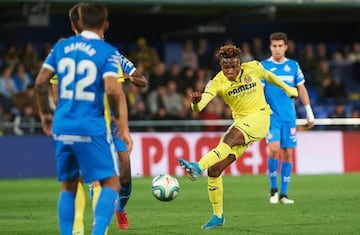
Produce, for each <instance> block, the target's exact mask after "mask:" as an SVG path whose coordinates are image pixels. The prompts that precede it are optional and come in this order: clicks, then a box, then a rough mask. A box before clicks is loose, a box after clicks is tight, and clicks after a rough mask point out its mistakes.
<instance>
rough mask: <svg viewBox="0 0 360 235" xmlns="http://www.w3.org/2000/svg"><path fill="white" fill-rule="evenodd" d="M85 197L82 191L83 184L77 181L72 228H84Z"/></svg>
mask: <svg viewBox="0 0 360 235" xmlns="http://www.w3.org/2000/svg"><path fill="white" fill-rule="evenodd" d="M85 205H86V199H85V193H84V186H83V184H82V183H80V182H79V183H78V188H77V191H76V196H75V220H74V225H73V229H74V230H76V229H81V228H82V229H83V228H84V211H85Z"/></svg>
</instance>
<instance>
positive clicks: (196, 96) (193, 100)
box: [191, 91, 201, 104]
mask: <svg viewBox="0 0 360 235" xmlns="http://www.w3.org/2000/svg"><path fill="white" fill-rule="evenodd" d="M200 100H201V93H200V92H198V91H194V92H193V93H192V94H191V103H193V104H197V103H199V102H200Z"/></svg>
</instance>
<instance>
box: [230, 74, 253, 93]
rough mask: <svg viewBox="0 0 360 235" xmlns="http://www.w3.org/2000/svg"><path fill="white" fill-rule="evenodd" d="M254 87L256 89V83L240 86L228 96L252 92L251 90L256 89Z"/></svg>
mask: <svg viewBox="0 0 360 235" xmlns="http://www.w3.org/2000/svg"><path fill="white" fill-rule="evenodd" d="M245 79H246V78H245ZM254 87H256V82H253V83H248V84H244V85H242V86H239V87H238V88H234V89H232V90H230V91H228V96H231V95H236V94H239V93H241V92H243V91H247V90H250V89H251V88H254Z"/></svg>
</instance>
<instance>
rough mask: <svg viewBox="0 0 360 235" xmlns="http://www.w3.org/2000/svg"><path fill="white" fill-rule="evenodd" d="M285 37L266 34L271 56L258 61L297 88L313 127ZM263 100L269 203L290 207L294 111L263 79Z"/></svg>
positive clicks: (300, 75) (299, 73)
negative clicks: (266, 121) (266, 112)
mask: <svg viewBox="0 0 360 235" xmlns="http://www.w3.org/2000/svg"><path fill="white" fill-rule="evenodd" d="M287 40H288V38H287V35H286V34H285V33H282V32H276V33H273V34H271V35H270V51H271V57H270V58H268V59H266V60H263V61H261V63H262V65H263V66H264V68H265V69H267V70H269V71H271V72H273V73H274V74H275V75H277V77H279V78H280V79H281V80H283V81H284V82H285V83H286V84H288V85H289V86H292V87H296V88H297V89H298V93H299V97H300V100H301V102H302V104H303V105H304V106H305V109H306V112H307V126H308V128H312V127H313V126H314V114H313V112H312V109H311V106H310V100H309V95H308V92H307V89H306V87H305V85H304V83H305V78H304V75H303V73H302V71H301V69H300V66H299V64H298V62H296V61H295V60H292V59H289V58H286V57H285V52H286V50H287ZM263 84H264V91H265V98H266V101H267V102H268V104H269V105H270V107H271V109H272V111H273V113H272V115H271V116H270V129H269V133H268V135H267V137H266V140H267V143H268V147H269V157H268V174H269V180H270V196H269V202H270V203H271V204H277V203H278V202H279V201H280V202H281V203H283V204H293V203H294V200H291V199H289V198H288V196H287V195H288V187H289V183H290V178H291V172H292V161H293V160H292V159H293V152H294V148H295V147H296V145H297V140H296V110H295V103H294V100H293V99H291V98H289V97H288V96H287V95H286V93H285V92H284V91H282V90H281V89H279V88H278V87H276V86H274V85H272V84H270V83H268V82H267V81H265V80H263ZM279 155H281V156H282V163H281V170H280V172H281V180H280V182H281V190H280V195H279V193H278V183H277V180H278V178H277V175H278V167H279V160H278V157H279Z"/></svg>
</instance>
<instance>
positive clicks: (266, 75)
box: [264, 70, 299, 98]
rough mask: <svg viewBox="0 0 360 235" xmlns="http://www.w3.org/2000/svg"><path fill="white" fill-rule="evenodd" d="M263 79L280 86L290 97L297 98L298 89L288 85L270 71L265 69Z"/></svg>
mask: <svg viewBox="0 0 360 235" xmlns="http://www.w3.org/2000/svg"><path fill="white" fill-rule="evenodd" d="M264 79H265V80H266V81H268V82H270V83H271V84H274V85H275V86H278V87H280V88H281V89H282V90H284V91H285V93H286V94H287V95H288V96H289V97H290V98H297V97H298V95H299V94H298V91H297V89H296V88H295V87H291V86H289V85H287V84H286V83H285V82H283V81H282V80H281V79H279V78H278V77H277V76H276V75H275V74H273V73H272V72H270V71H268V70H265V73H264Z"/></svg>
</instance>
